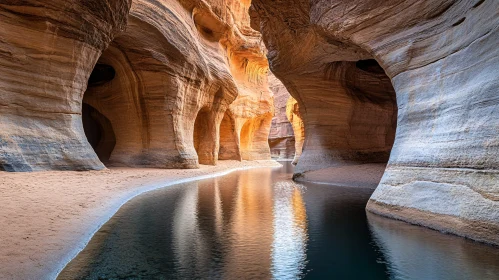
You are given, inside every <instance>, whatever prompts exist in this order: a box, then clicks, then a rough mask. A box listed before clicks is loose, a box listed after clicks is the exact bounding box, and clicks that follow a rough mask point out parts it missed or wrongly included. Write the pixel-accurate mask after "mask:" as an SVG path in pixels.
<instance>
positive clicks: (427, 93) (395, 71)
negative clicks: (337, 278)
mask: <svg viewBox="0 0 499 280" xmlns="http://www.w3.org/2000/svg"><path fill="white" fill-rule="evenodd" d="M252 5H253V6H252V11H251V15H252V26H253V27H254V28H255V29H258V30H259V31H261V33H262V34H263V38H264V42H265V44H266V47H267V50H268V58H269V61H270V66H271V69H272V72H273V73H274V74H275V75H276V76H277V77H278V78H279V79H280V80H281V81H282V82H283V83H284V85H285V86H286V88H287V89H288V90H289V92H290V94H291V95H292V96H293V97H294V98H295V99H296V100H297V102H298V104H299V107H300V113H301V115H302V117H303V121H304V124H305V131H306V134H307V138H306V140H305V145H304V151H303V154H302V156H301V158H300V161H299V163H298V166H297V172H298V173H304V174H305V176H306V172H307V171H310V170H316V169H320V168H324V167H335V166H339V167H341V168H342V167H344V166H351V167H354V166H355V165H363V164H385V163H386V161H387V160H388V157H389V161H388V166H387V168H386V170H385V172H384V175H383V178H382V179H381V182H380V183H379V186H378V188H377V189H376V191H375V192H374V194H373V196H372V198H371V200H370V202H369V204H368V206H367V209H368V210H370V211H373V212H375V213H378V214H382V215H385V216H390V217H393V218H397V219H402V220H405V221H409V222H412V223H416V224H420V225H424V226H428V227H432V228H435V229H439V230H445V231H448V232H453V233H455V234H458V235H462V236H466V237H469V238H472V239H475V240H480V241H485V242H490V243H495V244H499V240H498V239H497V236H499V234H498V233H499V216H498V215H499V199H498V197H499V184H498V182H499V177H498V176H497V174H498V171H499V170H498V169H499V157H498V155H499V140H498V139H499V138H498V136H497V133H496V132H497V127H499V118H498V115H499V112H498V111H497V110H496V108H497V106H498V103H499V102H498V100H497V98H496V95H497V91H498V88H499V86H498V85H499V63H498V62H499V49H498V48H497V45H498V43H499V34H498V28H499V3H498V2H497V1H488V0H485V1H484V0H474V1H457V2H456V1H450V0H448V1H447V0H442V1H430V0H423V1H419V0H418V1H416V0H394V1H376V0H372V1H365V0H354V1H334V3H332V2H331V1H328V0H312V1H301V0H291V1H279V0H278V1H270V0H254V1H253V4H252ZM376 62H377V63H376ZM378 63H379V65H380V66H381V67H382V68H381V67H379V66H378V65H376V64H378ZM383 70H384V71H383ZM391 85H393V87H391ZM395 92H396V94H395ZM395 97H396V98H395ZM395 99H396V103H395ZM395 123H396V125H395ZM395 130H396V134H395ZM392 145H393V148H392ZM390 150H391V154H390ZM353 170H354V169H353ZM352 174H353V175H354V176H355V172H354V171H353V172H352ZM451 221H452V222H451Z"/></svg>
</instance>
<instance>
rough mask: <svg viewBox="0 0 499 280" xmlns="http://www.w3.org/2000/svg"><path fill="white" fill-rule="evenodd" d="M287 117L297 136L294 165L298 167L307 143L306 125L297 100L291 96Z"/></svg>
mask: <svg viewBox="0 0 499 280" xmlns="http://www.w3.org/2000/svg"><path fill="white" fill-rule="evenodd" d="M286 117H287V118H288V121H289V122H290V123H291V126H292V127H293V132H294V135H295V156H294V158H293V162H292V164H293V165H296V164H298V160H299V159H300V156H301V153H302V151H303V143H304V142H305V124H304V123H303V120H302V118H301V114H300V106H299V105H298V102H297V101H296V99H294V98H293V97H291V96H290V97H289V98H288V100H287V101H286Z"/></svg>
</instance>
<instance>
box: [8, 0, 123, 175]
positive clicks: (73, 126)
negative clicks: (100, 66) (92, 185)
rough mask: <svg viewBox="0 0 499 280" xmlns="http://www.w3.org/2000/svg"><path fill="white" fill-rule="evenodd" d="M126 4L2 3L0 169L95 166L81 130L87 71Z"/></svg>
mask: <svg viewBox="0 0 499 280" xmlns="http://www.w3.org/2000/svg"><path fill="white" fill-rule="evenodd" d="M130 4H131V1H123V0H103V1H63V0H55V1H35V0H27V1H22V3H20V2H19V1H13V0H7V1H2V3H1V9H0V38H2V39H1V40H0V54H1V55H0V69H1V72H2V74H1V75H0V170H7V171H31V170H42V169H71V170H85V169H102V168H104V166H103V165H102V163H101V162H100V161H99V159H98V158H97V156H96V154H95V153H94V152H93V150H92V148H91V147H90V145H89V143H88V141H87V140H86V138H85V134H84V132H83V126H82V121H81V99H82V97H83V93H84V92H85V89H86V87H87V81H88V78H89V75H90V73H91V72H92V68H93V67H94V65H95V63H96V62H97V60H98V59H99V56H100V54H101V52H102V51H103V50H104V49H106V48H107V46H108V44H109V43H110V42H111V41H112V40H113V38H114V36H115V35H116V34H117V33H119V32H120V31H123V30H125V27H126V21H127V14H128V10H129V8H130Z"/></svg>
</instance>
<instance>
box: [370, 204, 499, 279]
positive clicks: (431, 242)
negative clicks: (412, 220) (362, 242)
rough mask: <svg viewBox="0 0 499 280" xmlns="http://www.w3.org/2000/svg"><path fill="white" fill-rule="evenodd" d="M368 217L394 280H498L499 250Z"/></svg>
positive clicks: (419, 228)
mask: <svg viewBox="0 0 499 280" xmlns="http://www.w3.org/2000/svg"><path fill="white" fill-rule="evenodd" d="M367 217H368V221H369V226H370V229H371V231H372V233H373V236H374V240H375V241H376V243H377V244H378V246H379V247H380V248H381V250H382V252H383V254H384V255H385V258H386V261H387V264H388V269H389V271H390V274H391V275H392V277H391V279H407V280H410V279H414V280H419V279H439V280H460V279H462V280H467V279H480V280H487V279H490V280H496V279H499V248H496V247H492V246H487V245H483V244H479V243H476V242H473V241H470V240H467V239H464V238H460V237H457V236H452V235H446V234H442V233H440V232H438V231H434V230H430V229H425V228H421V227H417V226H414V225H410V224H407V223H404V222H401V221H395V220H390V219H386V218H383V217H379V216H377V215H373V214H369V213H368V216H367Z"/></svg>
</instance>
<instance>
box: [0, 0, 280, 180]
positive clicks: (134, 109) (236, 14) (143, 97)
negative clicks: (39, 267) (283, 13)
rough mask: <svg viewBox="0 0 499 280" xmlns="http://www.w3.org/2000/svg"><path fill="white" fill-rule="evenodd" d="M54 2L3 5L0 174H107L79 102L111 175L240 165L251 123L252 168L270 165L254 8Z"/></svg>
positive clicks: (170, 1) (266, 94) (263, 67)
mask: <svg viewBox="0 0 499 280" xmlns="http://www.w3.org/2000/svg"><path fill="white" fill-rule="evenodd" d="M10 2H12V3H10ZM38 2H40V1H36V3H38ZM48 2H49V1H41V2H40V4H35V3H34V1H33V3H31V2H30V1H24V2H23V6H21V5H17V4H16V3H14V1H7V3H3V4H2V5H3V6H4V7H3V9H2V10H1V11H0V14H1V15H2V17H3V19H2V20H1V21H0V25H2V28H1V31H0V32H2V33H3V34H2V33H0V34H1V35H2V36H1V37H2V38H6V40H5V41H2V42H1V43H0V50H1V51H2V53H5V55H3V56H1V57H0V67H1V68H2V69H3V70H2V71H3V73H6V74H5V75H4V76H3V77H2V78H0V84H1V85H2V91H4V92H2V94H1V97H0V105H1V106H0V116H1V119H0V128H2V129H1V132H0V147H1V151H2V153H1V154H0V169H2V170H11V171H30V170H46V169H76V170H86V169H102V168H104V166H103V164H102V163H101V161H100V160H99V159H98V157H97V156H96V154H95V152H94V150H93V149H92V147H91V145H90V144H89V142H88V141H87V139H86V137H85V135H84V129H83V126H82V117H81V116H82V100H83V102H84V103H85V104H87V105H88V106H87V105H85V106H84V107H83V108H86V109H85V110H87V111H91V112H83V116H84V117H85V118H87V120H85V123H87V124H90V125H97V126H98V129H95V128H88V127H87V128H85V130H86V132H87V133H90V134H92V135H90V138H92V137H93V138H95V139H94V140H92V141H93V142H95V143H92V145H93V146H94V149H95V150H96V152H97V153H98V156H99V157H100V158H101V159H102V160H103V161H106V164H109V165H120V166H121V165H125V166H146V167H160V168H194V167H197V166H198V161H199V162H200V163H203V164H216V162H217V160H218V158H219V155H218V154H219V152H220V151H221V150H222V151H223V152H224V153H225V155H222V156H221V158H231V159H240V158H241V151H239V149H240V146H241V145H240V141H241V140H240V138H241V135H240V133H241V131H242V128H243V126H244V124H245V123H246V122H252V123H258V125H256V124H253V125H252V130H251V133H252V134H251V135H249V136H246V135H245V136H244V137H245V139H246V138H247V139H249V140H245V141H246V142H245V143H249V144H247V145H245V147H246V149H248V151H247V152H246V154H252V155H251V156H247V157H246V158H268V157H269V152H268V151H267V150H268V145H267V147H265V145H263V142H262V140H261V139H260V138H261V137H262V135H265V133H267V134H268V130H269V125H266V122H255V120H260V119H262V118H263V119H265V118H266V116H268V115H269V114H271V113H272V101H273V100H272V97H271V94H270V91H269V89H268V85H267V78H266V76H267V72H268V63H267V61H266V58H265V53H264V50H263V48H262V45H261V39H260V35H259V33H257V32H255V31H254V30H252V29H251V28H249V16H248V8H249V5H250V3H249V2H244V1H243V2H240V1H216V0H213V1H208V2H205V1H183V0H179V1H174V0H162V1H149V0H134V1H133V3H131V2H132V1H130V2H128V1H124V0H123V1H118V0H116V1H111V0H108V1H99V2H98V1H85V3H80V2H78V3H76V2H75V1H69V2H68V1H63V2H61V3H59V2H57V1H56V2H54V1H50V2H51V3H48ZM73 2H75V4H73ZM4 19H5V20H4ZM56 19H57V20H56ZM127 21H128V23H127ZM19 34H22V35H23V36H22V37H21V36H19ZM108 46H109V47H108ZM96 64H97V65H96ZM4 68H5V69H4ZM21 78H22V79H21ZM89 78H90V82H89ZM21 80H22V82H20V81H21ZM87 82H89V86H88V89H87ZM4 89H5V90H4ZM236 97H237V101H238V102H236V103H235V104H233V105H231V104H232V103H233V102H234V100H236ZM227 115H230V116H231V121H230V122H225V124H224V125H223V126H222V127H221V124H222V120H223V119H224V116H227ZM267 118H268V117H267ZM227 124H230V125H231V126H232V127H231V128H228V127H227ZM261 130H263V131H261ZM221 133H222V134H223V135H220V134H221ZM225 133H229V134H232V133H234V134H235V135H225ZM98 137H101V139H100V140H99V139H97V138H98ZM221 139H223V140H222V147H220V141H221ZM229 142H230V143H229ZM260 153H262V155H261V156H257V155H256V154H260Z"/></svg>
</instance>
